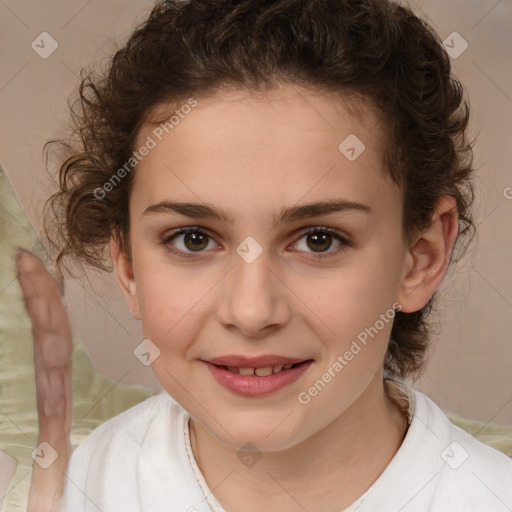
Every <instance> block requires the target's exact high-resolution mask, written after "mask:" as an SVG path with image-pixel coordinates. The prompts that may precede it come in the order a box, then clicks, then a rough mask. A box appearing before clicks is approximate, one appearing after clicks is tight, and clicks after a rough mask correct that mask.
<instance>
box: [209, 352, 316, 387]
mask: <svg viewBox="0 0 512 512" xmlns="http://www.w3.org/2000/svg"><path fill="white" fill-rule="evenodd" d="M203 363H205V364H206V366H207V367H208V369H209V370H210V372H211V374H212V375H213V377H214V378H215V380H216V381H217V382H218V383H219V384H221V385H222V386H223V387H224V388H226V389H228V390H229V391H231V392H233V393H236V394H238V395H243V396H262V395H268V394H271V393H275V392H276V391H279V390H280V389H282V388H284V387H286V386H288V385H290V384H292V383H293V382H295V381H297V380H298V379H299V378H300V377H301V376H302V375H303V373H304V372H305V371H306V370H307V369H308V368H309V366H311V364H312V363H313V359H297V358H295V359H292V358H287V357H280V356H263V357H260V358H247V357H243V356H231V357H224V358H216V359H210V360H208V361H204V360H203Z"/></svg>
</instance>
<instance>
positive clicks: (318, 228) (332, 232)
mask: <svg viewBox="0 0 512 512" xmlns="http://www.w3.org/2000/svg"><path fill="white" fill-rule="evenodd" d="M187 233H201V234H204V235H206V236H207V237H208V238H209V239H211V240H214V237H213V236H212V235H211V234H210V233H209V232H208V231H207V230H205V229H204V228H200V227H198V226H190V227H186V228H180V229H176V230H174V231H172V232H171V233H168V234H167V235H166V236H164V237H163V239H162V241H161V243H162V245H164V246H165V248H166V249H167V250H168V251H169V252H171V253H172V254H176V255H178V256H180V257H182V258H195V257H196V256H197V255H198V254H201V252H203V251H197V252H196V253H193V252H192V253H188V252H184V251H181V250H179V249H173V248H171V247H170V246H169V245H168V244H169V242H170V241H171V240H172V239H173V238H175V237H177V236H179V235H186V234H187ZM313 233H327V234H329V235H331V236H332V237H333V238H334V239H335V240H337V241H338V242H340V243H341V246H340V247H338V249H336V250H334V251H331V252H328V253H325V254H324V253H314V252H312V253H308V254H310V255H311V256H312V259H314V260H317V261H320V260H323V259H325V258H328V257H330V256H333V254H337V253H340V252H342V251H344V250H346V249H347V248H348V247H351V246H352V243H351V242H350V241H349V239H348V238H347V237H346V236H343V235H342V234H341V233H339V232H338V231H336V230H334V229H330V228H326V227H321V226H312V227H310V228H308V229H307V230H305V231H302V232H301V233H299V238H298V239H297V242H298V241H299V240H300V239H301V238H303V237H304V236H306V235H310V234H313ZM214 241H215V240H214ZM297 242H295V243H297ZM297 252H300V251H297ZM310 259H311V258H310Z"/></svg>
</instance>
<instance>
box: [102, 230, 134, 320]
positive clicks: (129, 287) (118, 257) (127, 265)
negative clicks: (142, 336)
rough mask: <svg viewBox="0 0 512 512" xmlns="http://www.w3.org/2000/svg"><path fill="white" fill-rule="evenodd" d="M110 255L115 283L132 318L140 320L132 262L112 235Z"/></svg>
mask: <svg viewBox="0 0 512 512" xmlns="http://www.w3.org/2000/svg"><path fill="white" fill-rule="evenodd" d="M110 257H111V259H112V263H113V264H114V268H115V271H116V276H117V283H118V284H119V288H120V289H121V292H122V293H123V295H124V298H125V299H126V302H127V304H128V308H129V309H130V313H131V315H132V316H133V317H134V318H136V319H137V320H140V319H141V315H140V309H139V301H138V297H137V287H136V284H135V276H134V273H133V266H132V262H131V261H130V259H128V257H127V256H126V254H125V253H124V252H123V251H122V249H121V244H120V242H119V241H118V240H117V239H116V238H115V237H114V236H111V237H110Z"/></svg>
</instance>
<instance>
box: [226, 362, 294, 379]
mask: <svg viewBox="0 0 512 512" xmlns="http://www.w3.org/2000/svg"><path fill="white" fill-rule="evenodd" d="M292 366H293V364H285V365H282V364H276V365H274V366H265V367H264V368H242V367H240V368H239V367H238V366H226V369H227V370H228V371H230V372H232V373H239V374H240V375H257V376H258V377H268V376H269V375H272V374H273V373H279V372H280V371H282V370H289V369H290V368H291V367H292Z"/></svg>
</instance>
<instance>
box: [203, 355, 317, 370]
mask: <svg viewBox="0 0 512 512" xmlns="http://www.w3.org/2000/svg"><path fill="white" fill-rule="evenodd" d="M307 360H308V359H301V358H297V357H285V356H277V355H272V354H268V355H263V356H258V357H247V356H237V355H230V356H220V357H214V358H212V359H207V360H205V361H206V362H208V363H212V364H215V365H218V366H236V367H238V368H265V367H267V366H275V365H279V364H282V365H285V364H296V363H302V362H304V361H307Z"/></svg>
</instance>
